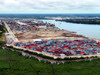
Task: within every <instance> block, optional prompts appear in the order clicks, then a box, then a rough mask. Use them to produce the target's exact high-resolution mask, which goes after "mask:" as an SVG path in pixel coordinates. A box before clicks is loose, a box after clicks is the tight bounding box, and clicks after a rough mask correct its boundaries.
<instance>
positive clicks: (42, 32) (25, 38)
mask: <svg viewBox="0 0 100 75" xmlns="http://www.w3.org/2000/svg"><path fill="white" fill-rule="evenodd" d="M4 24H5V27H6V28H7V30H8V33H6V34H5V36H6V41H7V44H9V45H10V46H14V47H17V48H21V49H27V50H29V51H33V52H37V53H41V54H44V55H47V56H52V57H53V56H54V57H55V56H57V57H67V56H82V55H99V54H100V42H99V41H96V40H93V39H90V38H88V37H85V36H82V35H78V34H76V33H74V32H70V31H67V30H64V29H59V28H58V27H56V26H55V24H51V23H47V22H45V23H44V22H43V21H38V20H4Z"/></svg>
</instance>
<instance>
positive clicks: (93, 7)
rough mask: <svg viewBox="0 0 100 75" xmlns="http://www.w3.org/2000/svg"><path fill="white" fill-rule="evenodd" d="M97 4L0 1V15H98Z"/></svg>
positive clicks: (71, 0)
mask: <svg viewBox="0 0 100 75" xmlns="http://www.w3.org/2000/svg"><path fill="white" fill-rule="evenodd" d="M99 3H100V0H0V13H1V12H4V13H5V12H8V13H27V12H28V13H42V12H43V13H45V12H46V13H52V12H53V13H55V12H56V13H70V12H73V13H74V12H75V13H85V12H86V13H88V12H89V13H90V12H94V11H95V12H97V13H99V12H100V11H99V10H98V9H100V4H99ZM95 12H94V13H95Z"/></svg>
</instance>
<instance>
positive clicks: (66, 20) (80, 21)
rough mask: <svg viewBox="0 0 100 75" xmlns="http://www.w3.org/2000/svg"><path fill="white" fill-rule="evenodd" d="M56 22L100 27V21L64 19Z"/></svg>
mask: <svg viewBox="0 0 100 75" xmlns="http://www.w3.org/2000/svg"><path fill="white" fill-rule="evenodd" d="M56 21H64V22H69V23H76V24H90V25H93V24H95V25H100V19H62V20H56Z"/></svg>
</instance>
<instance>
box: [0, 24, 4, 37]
mask: <svg viewBox="0 0 100 75" xmlns="http://www.w3.org/2000/svg"><path fill="white" fill-rule="evenodd" d="M0 31H2V32H0V37H1V36H2V35H3V33H4V32H5V30H4V26H2V25H0Z"/></svg>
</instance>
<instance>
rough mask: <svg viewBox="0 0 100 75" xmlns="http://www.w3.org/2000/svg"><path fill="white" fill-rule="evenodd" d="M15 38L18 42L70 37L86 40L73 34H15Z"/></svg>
mask: <svg viewBox="0 0 100 75" xmlns="http://www.w3.org/2000/svg"><path fill="white" fill-rule="evenodd" d="M15 36H16V37H17V38H18V39H19V40H20V41H28V40H33V39H60V38H61V39H67V38H70V37H73V38H74V37H75V38H86V37H84V36H82V35H78V34H75V33H31V32H27V33H17V34H15Z"/></svg>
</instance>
